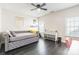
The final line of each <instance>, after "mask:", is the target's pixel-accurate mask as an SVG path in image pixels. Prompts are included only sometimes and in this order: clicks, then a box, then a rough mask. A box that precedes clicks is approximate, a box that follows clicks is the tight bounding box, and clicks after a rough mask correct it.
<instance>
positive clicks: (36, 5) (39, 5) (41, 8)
mask: <svg viewBox="0 0 79 59" xmlns="http://www.w3.org/2000/svg"><path fill="white" fill-rule="evenodd" d="M31 5H32V6H34V7H36V8H34V9H31V11H33V10H36V9H40V10H45V11H47V9H46V8H43V7H44V6H45V5H46V3H43V4H34V3H31Z"/></svg>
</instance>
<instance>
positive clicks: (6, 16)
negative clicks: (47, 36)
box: [1, 9, 32, 31]
mask: <svg viewBox="0 0 79 59" xmlns="http://www.w3.org/2000/svg"><path fill="white" fill-rule="evenodd" d="M1 15H2V24H1V25H2V28H1V29H2V31H7V30H26V29H27V28H28V24H31V21H32V18H31V17H30V16H27V15H25V14H21V13H16V12H13V11H10V10H6V9H2V14H1ZM17 16H18V17H24V24H23V25H22V27H21V29H19V28H17V27H16V17H17ZM30 18H31V20H29V19H30ZM28 21H29V22H28ZM25 23H26V24H27V25H25Z"/></svg>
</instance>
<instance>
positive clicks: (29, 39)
mask: <svg viewBox="0 0 79 59" xmlns="http://www.w3.org/2000/svg"><path fill="white" fill-rule="evenodd" d="M11 32H13V33H12V35H11V34H10V33H4V34H3V37H4V41H5V42H4V43H5V52H7V51H9V50H12V49H15V48H18V47H21V46H24V45H27V44H30V43H33V42H37V41H38V40H39V38H38V34H37V33H32V32H27V31H11Z"/></svg>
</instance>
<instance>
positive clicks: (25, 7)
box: [0, 3, 78, 17]
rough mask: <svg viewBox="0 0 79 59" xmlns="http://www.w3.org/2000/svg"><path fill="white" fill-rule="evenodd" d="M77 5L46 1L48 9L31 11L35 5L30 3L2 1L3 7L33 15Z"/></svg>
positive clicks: (1, 5) (41, 14) (0, 5)
mask: <svg viewBox="0 0 79 59" xmlns="http://www.w3.org/2000/svg"><path fill="white" fill-rule="evenodd" d="M75 5H78V3H46V6H44V8H47V9H48V10H47V11H43V10H41V11H38V10H34V11H31V9H33V8H35V7H34V6H32V5H31V4H30V3H0V7H2V8H5V9H9V10H12V11H15V12H21V13H25V14H27V15H30V16H32V17H41V16H44V15H46V14H48V13H50V12H52V11H59V10H62V9H66V8H70V7H72V6H75Z"/></svg>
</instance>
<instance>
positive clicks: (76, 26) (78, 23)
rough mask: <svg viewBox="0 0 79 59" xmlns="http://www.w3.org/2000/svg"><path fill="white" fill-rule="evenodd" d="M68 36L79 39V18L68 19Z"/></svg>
mask: <svg viewBox="0 0 79 59" xmlns="http://www.w3.org/2000/svg"><path fill="white" fill-rule="evenodd" d="M66 35H67V36H72V37H79V17H69V18H67V19H66Z"/></svg>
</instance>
